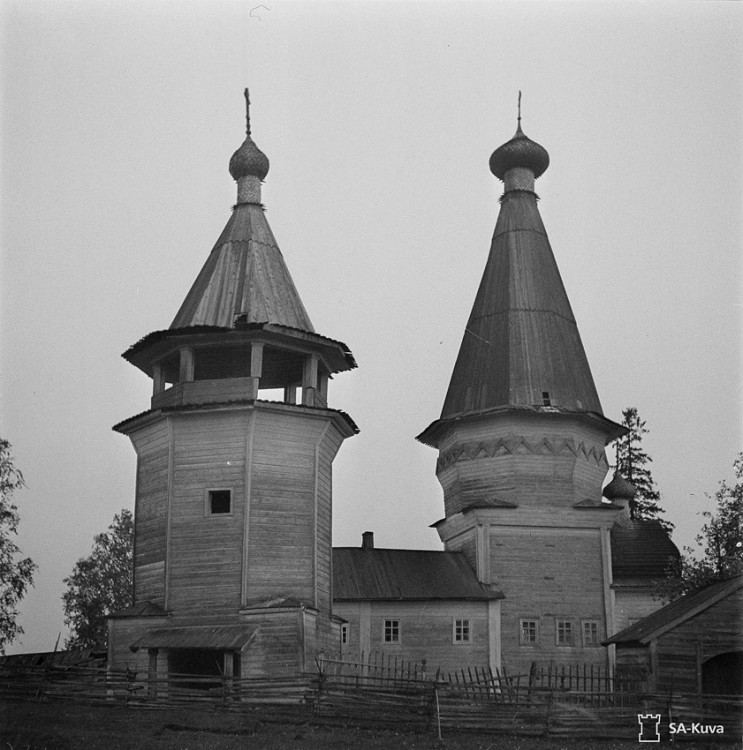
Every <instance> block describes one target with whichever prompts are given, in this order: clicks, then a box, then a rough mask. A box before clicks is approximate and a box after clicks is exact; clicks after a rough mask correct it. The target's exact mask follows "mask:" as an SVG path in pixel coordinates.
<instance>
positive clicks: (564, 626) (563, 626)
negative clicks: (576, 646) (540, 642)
mask: <svg viewBox="0 0 743 750" xmlns="http://www.w3.org/2000/svg"><path fill="white" fill-rule="evenodd" d="M557 645H558V646H572V645H573V623H572V622H571V621H570V620H558V621H557Z"/></svg>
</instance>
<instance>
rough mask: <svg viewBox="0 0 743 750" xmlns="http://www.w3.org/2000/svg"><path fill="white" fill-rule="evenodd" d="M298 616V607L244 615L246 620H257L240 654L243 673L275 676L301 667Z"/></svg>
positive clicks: (293, 671)
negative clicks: (249, 639)
mask: <svg viewBox="0 0 743 750" xmlns="http://www.w3.org/2000/svg"><path fill="white" fill-rule="evenodd" d="M301 617H302V612H301V610H299V609H293V610H291V611H287V612H276V613H264V614H261V615H251V616H250V617H248V618H245V621H246V622H247V623H249V624H254V623H259V628H258V631H257V633H256V637H255V639H254V640H253V642H252V643H251V644H250V645H249V646H248V647H247V648H246V649H245V651H243V652H242V655H241V674H242V676H243V677H276V676H278V675H282V674H296V673H297V672H298V671H300V670H301V664H302V653H303V648H304V643H303V639H304V634H303V632H302V626H301V625H300V618H301Z"/></svg>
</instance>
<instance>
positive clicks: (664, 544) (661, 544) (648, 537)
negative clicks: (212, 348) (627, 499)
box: [611, 521, 679, 578]
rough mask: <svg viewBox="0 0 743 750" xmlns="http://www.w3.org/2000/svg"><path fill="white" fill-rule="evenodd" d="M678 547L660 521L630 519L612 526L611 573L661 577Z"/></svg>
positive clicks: (676, 553)
mask: <svg viewBox="0 0 743 750" xmlns="http://www.w3.org/2000/svg"><path fill="white" fill-rule="evenodd" d="M678 557H679V551H678V547H676V545H675V544H674V543H673V542H672V541H671V538H670V537H669V536H668V532H667V531H666V530H665V529H664V528H663V526H661V524H660V521H630V522H629V523H628V524H627V525H622V524H618V523H616V524H614V526H612V528H611V568H612V573H613V574H614V577H615V578H616V577H622V576H626V577H631V578H662V577H663V576H664V575H665V572H666V568H667V567H668V562H669V558H673V559H678Z"/></svg>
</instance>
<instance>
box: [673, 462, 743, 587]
mask: <svg viewBox="0 0 743 750" xmlns="http://www.w3.org/2000/svg"><path fill="white" fill-rule="evenodd" d="M733 466H734V469H735V483H734V484H728V483H727V482H726V481H725V480H723V481H721V482H720V486H719V487H718V489H717V492H715V495H714V499H715V502H716V504H717V507H716V508H715V510H714V511H704V512H703V513H700V514H699V515H701V516H702V517H703V518H704V519H705V523H704V525H703V526H702V530H701V531H700V532H699V534H697V536H696V543H697V546H696V548H693V547H684V554H683V555H682V556H681V559H680V560H679V562H678V564H676V565H674V566H672V567H671V569H670V570H669V571H668V574H669V575H668V579H667V581H665V582H664V584H663V587H662V589H663V590H662V593H665V594H666V595H667V596H670V598H672V599H676V598H678V597H679V596H681V595H682V594H688V593H690V592H692V591H696V590H697V589H700V588H704V586H708V585H709V584H711V583H715V582H716V581H722V580H725V579H726V578H730V577H732V576H735V575H740V574H741V573H743V453H739V454H738V457H737V458H736V459H735V461H734V462H733Z"/></svg>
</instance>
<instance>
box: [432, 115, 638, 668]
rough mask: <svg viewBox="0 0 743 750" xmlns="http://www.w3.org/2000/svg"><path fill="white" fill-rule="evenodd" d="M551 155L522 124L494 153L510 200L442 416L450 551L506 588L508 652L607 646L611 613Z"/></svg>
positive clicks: (592, 420) (585, 651)
mask: <svg viewBox="0 0 743 750" xmlns="http://www.w3.org/2000/svg"><path fill="white" fill-rule="evenodd" d="M548 166H549V155H548V153H547V151H546V150H545V149H544V148H543V147H542V146H540V145H539V144H538V143H536V142H534V141H532V140H531V139H530V138H528V137H527V136H526V135H525V134H524V132H523V130H522V129H521V114H520V106H519V118H518V125H517V129H516V134H515V135H514V137H513V138H512V139H511V140H510V141H508V142H507V143H505V144H503V145H502V146H500V147H499V148H498V149H496V150H495V152H494V153H493V154H492V156H491V158H490V169H491V171H492V173H493V174H494V175H495V176H496V177H497V178H498V179H499V180H501V181H502V182H503V184H504V192H503V196H502V197H501V199H500V203H501V207H500V213H499V215H498V220H497V223H496V226H495V232H494V234H493V239H492V242H491V245H490V252H489V255H488V259H487V262H486V265H485V272H484V274H483V277H482V281H481V282H480V287H479V289H478V292H477V295H476V297H475V302H474V305H473V307H472V312H471V314H470V317H469V321H468V322H467V326H466V328H465V332H464V337H463V340H462V344H461V347H460V350H459V355H458V357H457V360H456V364H455V366H454V371H453V374H452V377H451V381H450V383H449V389H448V391H447V394H446V398H445V400H444V406H443V409H442V412H441V416H440V417H439V419H437V420H436V421H435V422H433V423H432V424H431V425H429V427H427V428H426V429H425V430H424V431H423V432H422V433H421V434H420V435H419V436H418V440H420V441H421V442H423V443H425V444H426V445H430V446H432V447H434V448H437V449H438V451H439V457H438V462H437V467H436V473H437V476H438V479H439V482H440V483H441V485H442V487H443V490H444V508H445V518H444V519H443V520H441V521H439V522H438V523H437V524H436V527H437V529H438V532H439V535H440V537H441V539H442V541H443V542H444V544H445V546H446V549H447V550H462V551H464V552H465V553H466V554H467V556H468V558H469V560H470V564H471V565H472V567H473V568H474V569H475V570H476V571H477V575H478V578H479V580H480V581H482V582H484V583H488V584H493V585H495V586H496V587H497V588H499V589H501V590H502V591H503V593H504V595H505V599H504V600H503V603H502V644H503V662H504V664H505V665H506V666H507V667H508V668H509V669H510V668H519V669H527V670H528V668H529V664H530V663H531V662H532V661H534V660H537V661H542V662H543V661H544V660H545V658H546V659H547V660H548V661H549V660H550V659H554V660H555V661H557V662H562V663H568V662H575V661H581V662H586V661H588V662H591V661H595V662H597V663H600V662H601V661H602V660H604V659H605V655H604V650H603V649H602V648H600V647H599V644H600V640H601V639H602V638H605V637H606V636H607V628H609V629H610V627H611V625H610V623H611V622H613V611H612V608H613V597H612V593H611V554H610V546H609V545H610V540H609V528H610V527H611V525H612V524H613V522H614V520H615V517H616V515H617V513H618V508H619V506H616V505H614V504H612V503H605V502H602V499H601V485H602V482H603V480H604V478H605V476H606V474H607V470H608V463H607V459H606V455H605V452H604V448H605V446H606V444H607V443H608V442H609V441H611V440H612V439H614V438H615V437H617V436H618V435H620V434H623V428H622V427H621V426H620V425H618V424H616V423H615V422H612V421H611V420H609V419H607V418H606V417H604V416H603V413H602V410H601V404H600V401H599V398H598V394H597V392H596V388H595V386H594V382H593V377H592V375H591V370H590V368H589V365H588V360H587V358H586V354H585V351H584V349H583V344H582V343H581V339H580V335H579V333H578V327H577V325H576V322H575V318H574V316H573V312H572V309H571V307H570V303H569V301H568V297H567V294H566V292H565V288H564V286H563V283H562V279H561V278H560V273H559V271H558V268H557V264H556V262H555V258H554V255H553V253H552V248H551V247H550V243H549V239H548V237H547V233H546V230H545V228H544V225H543V223H542V219H541V217H540V215H539V210H538V207H537V200H538V199H537V195H536V193H535V180H536V179H537V178H539V177H540V176H541V175H542V174H543V173H544V171H545V170H546V169H547V167H548Z"/></svg>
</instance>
